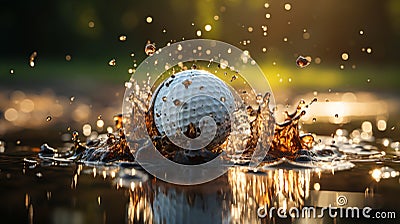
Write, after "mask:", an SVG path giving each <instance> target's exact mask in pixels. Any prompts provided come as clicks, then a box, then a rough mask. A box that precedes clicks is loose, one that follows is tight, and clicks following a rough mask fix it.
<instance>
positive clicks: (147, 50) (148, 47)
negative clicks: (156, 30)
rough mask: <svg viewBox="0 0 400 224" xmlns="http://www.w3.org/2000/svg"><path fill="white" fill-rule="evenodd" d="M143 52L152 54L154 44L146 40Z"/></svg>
mask: <svg viewBox="0 0 400 224" xmlns="http://www.w3.org/2000/svg"><path fill="white" fill-rule="evenodd" d="M144 52H145V53H146V55H148V56H152V55H153V54H154V53H155V52H156V46H155V45H154V44H152V43H150V41H148V42H147V44H146V46H145V47H144Z"/></svg>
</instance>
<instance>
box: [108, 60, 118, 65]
mask: <svg viewBox="0 0 400 224" xmlns="http://www.w3.org/2000/svg"><path fill="white" fill-rule="evenodd" d="M116 64H117V63H116V61H115V59H111V60H110V61H109V62H108V65H109V66H115V65H116Z"/></svg>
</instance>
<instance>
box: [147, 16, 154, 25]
mask: <svg viewBox="0 0 400 224" xmlns="http://www.w3.org/2000/svg"><path fill="white" fill-rule="evenodd" d="M152 22H153V17H151V16H148V17H147V18H146V23H148V24H150V23H152Z"/></svg>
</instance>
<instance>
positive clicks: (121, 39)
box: [118, 35, 126, 42]
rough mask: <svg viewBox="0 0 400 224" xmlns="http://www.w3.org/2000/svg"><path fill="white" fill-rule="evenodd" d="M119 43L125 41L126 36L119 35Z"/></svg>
mask: <svg viewBox="0 0 400 224" xmlns="http://www.w3.org/2000/svg"><path fill="white" fill-rule="evenodd" d="M118 39H119V41H121V42H124V41H126V35H121V36H119V37H118Z"/></svg>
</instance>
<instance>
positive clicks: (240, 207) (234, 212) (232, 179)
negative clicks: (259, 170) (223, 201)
mask: <svg viewBox="0 0 400 224" xmlns="http://www.w3.org/2000/svg"><path fill="white" fill-rule="evenodd" d="M310 177H311V171H310V170H286V169H274V170H268V171H267V172H266V173H265V174H264V173H263V174H259V175H258V174H255V175H248V174H247V173H246V172H243V171H242V170H240V169H239V168H237V169H232V170H231V171H230V172H229V173H228V181H229V185H230V187H231V189H232V204H231V208H230V211H231V214H230V216H231V219H232V220H234V223H258V222H259V221H260V220H259V219H258V218H257V216H256V214H255V212H256V211H258V210H259V209H262V210H264V209H265V210H266V209H269V208H271V207H275V208H280V207H282V208H284V209H289V208H291V207H301V206H303V205H304V203H305V200H307V198H308V197H309V192H310Z"/></svg>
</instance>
